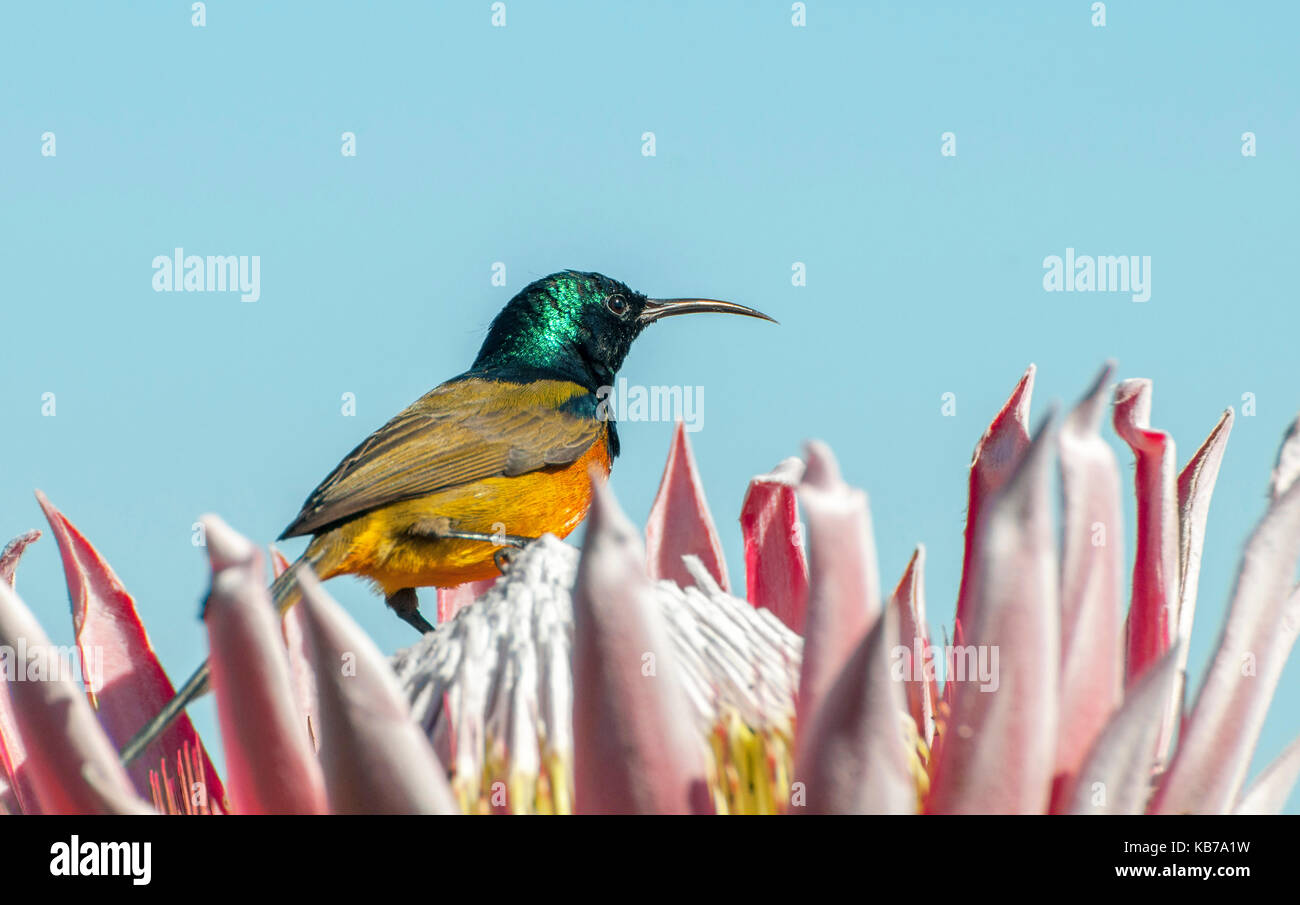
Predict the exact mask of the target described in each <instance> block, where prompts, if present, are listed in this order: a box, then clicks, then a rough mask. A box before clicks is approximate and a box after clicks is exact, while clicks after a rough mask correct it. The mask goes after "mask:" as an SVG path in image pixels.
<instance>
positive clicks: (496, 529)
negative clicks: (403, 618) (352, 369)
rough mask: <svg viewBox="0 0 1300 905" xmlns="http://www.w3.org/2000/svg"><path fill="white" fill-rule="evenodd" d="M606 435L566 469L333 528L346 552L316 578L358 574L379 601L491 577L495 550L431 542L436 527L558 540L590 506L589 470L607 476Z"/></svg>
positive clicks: (456, 491)
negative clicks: (405, 590) (376, 589)
mask: <svg viewBox="0 0 1300 905" xmlns="http://www.w3.org/2000/svg"><path fill="white" fill-rule="evenodd" d="M610 464H611V459H610V455H609V444H608V442H607V432H606V431H602V432H601V434H600V436H599V438H598V439H597V440H596V441H595V442H594V443H592V444H591V446H590V447H588V449H587V451H586V452H585V453H583V454H582V455H581V456H579V457H578V458H577V459H576V460H575V461H573V462H572V463H569V464H567V465H554V466H549V467H546V468H542V469H538V470H536V471H531V472H528V473H526V474H522V475H515V476H510V477H507V476H504V475H501V476H495V477H490V478H484V479H482V480H479V481H475V482H473V483H472V484H467V485H464V486H459V487H453V488H449V489H447V490H443V491H439V492H437V493H433V494H430V495H428V496H424V497H420V498H418V499H414V500H405V501H402V502H399V503H393V504H390V505H388V506H384V507H382V508H380V509H376V510H374V511H372V512H368V513H365V514H364V515H362V516H360V517H358V518H357V519H355V520H354V521H352V522H350V523H348V524H347V525H344V526H341V527H340V528H339V529H338V530H337V532H336V534H337V536H336V539H335V542H336V543H339V544H340V545H345V546H346V553H345V554H344V555H343V556H342V557H340V560H341V561H340V563H339V565H338V566H337V567H335V568H334V569H332V570H330V572H329V574H326V575H324V576H323V577H325V578H329V577H332V576H333V575H341V574H358V575H361V576H363V577H366V578H369V579H371V580H373V581H374V582H375V583H376V584H377V585H378V586H379V587H380V588H381V589H382V590H383V592H384V593H385V594H392V593H394V592H395V591H398V590H401V589H402V588H416V587H430V586H437V587H452V586H454V585H458V584H463V583H464V582H467V581H479V580H482V579H485V578H491V577H494V576H496V575H497V574H499V573H498V569H497V566H496V563H495V561H494V560H493V553H494V552H495V551H496V550H498V549H499V546H498V545H495V544H491V543H486V542H483V541H474V540H463V539H459V538H439V537H436V536H434V534H435V533H436V531H437V530H438V529H439V528H449V529H450V530H454V531H461V532H472V533H475V534H491V535H498V536H500V535H506V534H508V535H513V536H516V537H527V538H535V537H540V536H541V535H543V534H548V533H549V534H554V535H556V536H557V537H566V536H567V535H568V534H569V533H570V532H572V531H573V529H574V528H576V527H577V526H578V524H579V523H580V522H581V521H582V520H583V519H584V518H585V517H586V515H587V510H588V509H589V508H590V506H591V478H590V476H589V469H590V468H591V467H592V466H595V467H596V468H597V469H598V471H599V473H600V474H601V475H602V476H605V477H607V476H608V475H609V471H610Z"/></svg>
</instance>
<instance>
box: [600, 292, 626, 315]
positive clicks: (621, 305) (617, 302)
mask: <svg viewBox="0 0 1300 905" xmlns="http://www.w3.org/2000/svg"><path fill="white" fill-rule="evenodd" d="M605 307H606V308H608V309H609V312H610V314H613V315H615V316H616V317H622V316H623V315H625V314H627V299H625V298H623V296H621V295H611V296H610V297H609V298H607V299H605Z"/></svg>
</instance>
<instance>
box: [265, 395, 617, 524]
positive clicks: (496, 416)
mask: <svg viewBox="0 0 1300 905" xmlns="http://www.w3.org/2000/svg"><path fill="white" fill-rule="evenodd" d="M586 395H588V391H587V390H586V389H585V388H583V387H581V386H579V385H578V384H574V383H569V382H567V381H560V380H537V381H533V382H531V383H528V384H512V383H503V382H498V381H494V380H483V379H477V378H471V379H464V380H458V381H452V382H449V383H445V384H443V385H442V386H440V387H438V388H437V389H434V390H432V391H430V392H429V393H426V394H425V395H424V396H422V397H421V398H420V399H419V400H417V401H416V402H415V403H413V404H412V405H411V406H409V407H408V408H406V409H405V410H404V411H402V412H401V413H400V414H399V415H397V416H396V417H395V418H393V419H392V420H391V421H389V422H388V423H387V424H385V425H384V426H383V427H381V428H380V429H379V430H377V431H375V432H374V433H373V434H371V435H370V436H369V437H368V438H366V440H365V441H364V442H363V443H362V444H361V445H360V446H358V447H357V448H356V449H354V450H353V451H352V452H351V453H349V454H348V456H347V457H346V458H345V459H344V460H343V461H342V462H340V463H339V465H338V467H337V468H335V469H334V471H333V472H331V473H330V475H329V477H327V478H326V479H325V480H324V481H322V482H321V484H320V486H319V487H317V488H316V489H315V490H314V491H312V494H311V496H309V497H308V498H307V502H306V503H304V504H303V507H302V511H301V512H300V513H298V517H297V518H296V519H294V521H293V523H292V524H291V525H289V527H288V528H286V529H285V531H284V533H283V534H282V535H281V537H282V538H285V537H296V536H298V535H301V534H311V533H314V532H316V531H317V530H319V529H320V528H322V527H324V526H326V525H329V524H331V523H333V522H337V521H339V520H341V519H345V518H347V517H349V516H353V515H357V514H359V513H362V512H367V511H369V510H371V509H377V508H379V507H380V506H384V505H387V504H390V503H396V502H400V501H402V500H409V499H413V498H415V497H419V496H424V495H426V494H430V493H435V492H437V491H439V490H444V489H446V488H449V487H455V486H457V485H461V484H468V483H471V482H473V481H478V480H482V479H483V478H488V477H493V476H497V475H507V476H509V475H519V474H524V473H526V472H529V471H535V470H537V469H539V468H544V467H546V466H548V465H563V464H567V463H570V462H574V461H576V460H577V459H578V458H579V457H581V456H582V454H583V453H584V452H586V451H587V450H588V449H589V448H590V447H591V444H592V443H594V442H596V441H597V440H598V439H600V438H601V437H602V436H603V435H604V433H605V430H606V427H607V425H606V424H605V422H603V421H600V420H597V419H596V418H593V417H584V416H583V415H581V414H574V413H571V409H572V408H573V406H572V405H571V403H573V402H575V401H577V400H578V398H579V397H582V396H586ZM562 406H567V409H566V408H561V407H562Z"/></svg>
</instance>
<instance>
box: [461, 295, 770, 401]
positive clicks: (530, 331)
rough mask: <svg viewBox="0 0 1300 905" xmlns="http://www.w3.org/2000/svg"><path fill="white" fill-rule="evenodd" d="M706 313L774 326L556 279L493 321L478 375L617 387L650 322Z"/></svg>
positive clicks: (692, 302) (728, 307)
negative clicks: (513, 374)
mask: <svg viewBox="0 0 1300 905" xmlns="http://www.w3.org/2000/svg"><path fill="white" fill-rule="evenodd" d="M701 311H718V312H723V313H727V314H743V315H746V316H747V317H758V318H762V319H763V320H769V321H770V320H772V318H770V317H768V316H767V315H766V314H763V313H762V312H760V311H755V310H754V309H753V308H747V307H745V306H744V305H738V304H736V303H735V302H722V301H717V300H715V299H695V298H686V299H652V298H647V297H646V296H645V295H643V294H641V293H639V292H636V291H635V290H633V289H630V288H629V287H628V286H626V285H625V284H623V283H620V282H619V281H618V280H614V279H610V278H609V277H607V276H605V275H603V274H599V273H580V272H578V271H574V270H565V271H562V272H560V273H553V274H551V275H550V276H548V277H543V278H542V279H540V280H536V281H534V282H532V283H529V284H528V285H527V286H525V287H524V288H523V289H522V290H521V291H520V292H519V294H518V295H516V296H515V297H514V298H512V299H511V300H510V301H509V302H508V303H507V304H506V306H505V308H503V309H502V310H501V313H500V314H498V315H497V316H496V318H495V319H494V320H493V321H492V326H491V327H490V328H489V329H488V335H487V339H485V340H484V341H483V347H482V348H481V349H480V350H479V353H478V358H476V359H475V360H474V367H473V370H474V371H481V370H487V369H501V368H504V369H510V368H518V369H524V370H530V371H542V372H551V373H554V374H555V375H556V376H561V377H565V378H567V379H570V380H574V381H576V382H578V383H582V384H584V385H587V386H589V387H590V388H591V389H592V390H593V391H594V390H595V389H597V388H598V387H600V386H606V385H609V384H610V383H611V382H612V381H613V379H614V375H615V373H617V371H618V369H619V368H620V367H622V365H623V359H624V358H626V357H627V353H628V350H629V349H630V348H631V347H632V341H633V340H635V339H636V338H637V337H638V336H640V335H641V331H642V330H644V329H645V328H646V327H647V326H648V325H649V324H652V323H654V322H655V321H657V320H660V319H661V318H665V317H670V316H672V315H676V314H691V313H694V312H701Z"/></svg>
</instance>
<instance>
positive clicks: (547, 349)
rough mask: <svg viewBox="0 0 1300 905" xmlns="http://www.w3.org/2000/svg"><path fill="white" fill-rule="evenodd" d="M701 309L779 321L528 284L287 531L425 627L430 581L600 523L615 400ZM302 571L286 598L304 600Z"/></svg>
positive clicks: (501, 563)
mask: <svg viewBox="0 0 1300 905" xmlns="http://www.w3.org/2000/svg"><path fill="white" fill-rule="evenodd" d="M701 311H718V312H725V313H730V314H743V315H747V316H749V317H758V318H763V319H765V320H771V318H770V317H768V316H767V315H765V314H763V313H761V312H759V311H755V310H754V309H753V308H747V307H745V306H744V305H738V304H736V303H734V302H723V301H717V300H714V299H695V298H679V299H651V298H647V297H646V296H644V295H642V294H641V293H639V292H634V291H632V290H631V289H629V288H628V287H627V286H625V285H624V284H623V283H620V282H618V281H617V280H612V279H610V278H609V277H606V276H603V275H601V274H599V273H579V272H576V271H564V272H562V273H556V274H552V275H551V276H548V277H546V278H544V279H541V280H537V281H536V282H534V283H531V284H529V285H528V286H526V287H525V288H524V289H523V290H522V291H521V292H520V293H519V294H518V295H516V296H515V297H514V298H512V299H511V300H510V301H509V302H508V303H507V304H506V306H505V308H504V309H502V311H501V313H500V314H498V315H497V316H496V318H495V319H494V320H493V321H492V325H491V327H490V328H489V329H488V334H487V338H486V339H485V340H484V341H483V346H482V348H481V349H480V350H479V353H478V357H477V358H475V359H474V364H473V365H472V366H471V367H470V369H469V370H468V371H466V372H465V373H464V374H461V375H460V376H459V377H453V378H452V379H451V380H448V381H447V382H446V383H444V384H442V385H441V386H439V387H437V388H435V389H433V390H430V391H429V392H428V393H426V394H425V395H423V396H421V397H420V398H419V399H417V400H416V401H415V402H414V403H412V404H411V405H410V406H408V407H407V408H406V409H405V410H403V411H402V412H400V413H399V414H398V415H397V416H396V417H394V418H393V419H392V420H391V421H389V422H388V423H387V424H385V425H384V426H383V427H381V428H379V430H377V431H375V432H374V433H373V434H371V435H370V436H369V437H367V438H366V439H365V440H364V441H363V442H362V443H361V445H360V446H358V447H357V448H356V449H354V450H353V451H352V452H351V453H349V454H348V455H347V456H346V457H345V458H344V459H343V461H342V462H340V463H339V465H338V466H337V467H336V468H335V469H334V471H332V472H331V473H330V475H329V476H328V477H327V478H325V480H324V481H322V482H321V484H320V486H319V487H317V488H316V489H315V490H314V491H312V493H311V495H310V496H309V497H307V501H306V502H305V503H304V504H303V507H302V511H301V512H299V513H298V517H297V518H295V519H294V520H293V522H292V523H291V524H290V525H289V527H288V528H286V529H285V530H284V533H283V534H281V535H280V536H281V538H282V539H283V538H288V537H298V536H300V535H308V534H310V535H312V540H311V542H310V543H309V544H308V546H307V550H306V552H304V553H303V555H302V556H301V557H300V559H299V562H300V563H304V562H305V563H307V564H309V565H310V566H311V567H312V569H313V570H314V571H315V572H316V574H317V575H318V576H319V577H320V578H322V579H328V578H333V577H334V576H336V575H359V576H362V577H364V578H368V579H370V580H371V581H373V582H374V583H375V585H376V586H377V587H378V588H379V589H380V590H381V591H383V593H384V595H385V600H386V601H387V603H388V605H389V606H390V607H392V608H393V610H394V611H395V612H396V613H397V614H398V615H399V616H401V617H402V618H403V619H404V620H406V621H407V622H409V623H410V624H411V625H413V626H414V627H415V628H416V629H418V630H419V631H421V632H426V631H430V630H432V629H433V626H432V625H430V624H429V622H428V621H427V620H426V619H425V618H424V617H423V616H422V615H421V614H420V611H419V609H418V602H417V599H416V593H415V589H416V588H419V587H430V586H437V587H450V586H454V585H458V584H462V583H464V582H467V581H475V580H478V579H482V578H488V577H491V576H493V575H496V574H497V573H498V571H499V570H500V569H502V568H505V567H506V565H505V564H506V561H507V560H506V557H505V556H504V555H503V554H504V553H506V551H508V550H509V548H511V547H517V546H522V545H523V544H525V543H527V542H528V541H530V540H533V539H535V538H537V537H540V536H541V535H543V534H547V533H550V534H554V535H556V536H558V537H565V536H566V535H568V534H569V532H571V531H572V530H573V529H574V528H576V527H577V526H578V524H579V523H580V522H581V521H582V520H583V518H584V517H586V514H587V508H588V506H589V505H590V504H591V477H590V473H591V471H592V470H593V469H594V470H595V471H596V472H598V473H602V474H604V475H608V474H609V470H610V465H611V463H612V462H613V460H614V457H615V456H617V455H618V433H617V432H616V430H615V422H614V420H613V418H612V413H611V412H609V408H610V406H609V403H608V401H607V399H605V398H604V394H607V393H608V392H609V389H608V388H609V387H612V386H613V384H614V377H615V374H616V372H617V371H618V369H619V368H620V367H621V366H622V364H623V359H624V358H626V357H627V353H628V350H629V349H630V348H631V345H632V342H633V340H635V339H636V338H637V337H638V336H639V335H640V334H641V331H642V330H644V329H645V328H646V326H647V325H648V324H651V323H653V322H655V321H657V320H659V319H661V318H664V317H669V316H672V315H677V314H689V313H692V312H701ZM294 573H295V570H294V569H290V570H289V571H287V572H285V573H284V574H283V575H281V576H280V578H278V579H277V580H276V582H275V584H274V585H273V586H272V596H273V597H274V599H275V601H276V603H277V605H278V606H279V607H280V609H281V611H283V610H284V609H287V608H288V607H290V606H292V605H293V603H294V602H295V601H296V600H297V598H298V591H297V587H296V582H295V579H294ZM207 682H208V671H207V663H206V662H205V663H204V665H203V666H201V667H200V668H199V670H198V671H197V672H195V674H194V675H193V676H192V677H191V678H190V680H189V681H188V682H186V683H185V685H184V686H182V687H181V689H180V691H178V692H177V694H176V697H175V698H174V699H173V700H172V701H171V702H169V703H168V705H167V706H166V707H165V708H164V709H163V711H162V713H160V714H159V715H158V716H157V717H156V718H155V719H154V720H153V721H151V722H150V723H149V724H148V725H147V726H145V727H144V729H142V730H141V731H140V732H139V733H138V734H137V735H136V737H135V738H133V739H132V740H131V742H130V743H129V744H128V745H127V746H126V748H125V749H123V751H122V759H123V760H124V761H128V762H129V761H130V760H132V759H134V758H135V757H136V756H138V755H139V753H140V752H141V751H143V750H144V748H145V747H147V746H148V744H149V743H150V742H151V741H152V740H153V739H154V738H156V737H157V736H158V735H159V734H161V732H162V731H163V730H164V729H165V728H166V727H167V725H168V724H169V723H170V722H171V721H172V720H173V719H174V718H175V717H176V716H177V715H178V714H179V713H180V712H181V711H182V710H183V709H184V708H185V706H186V704H188V703H189V701H191V700H193V699H194V698H196V697H198V696H199V695H201V694H202V693H203V692H204V691H206V690H207Z"/></svg>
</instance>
